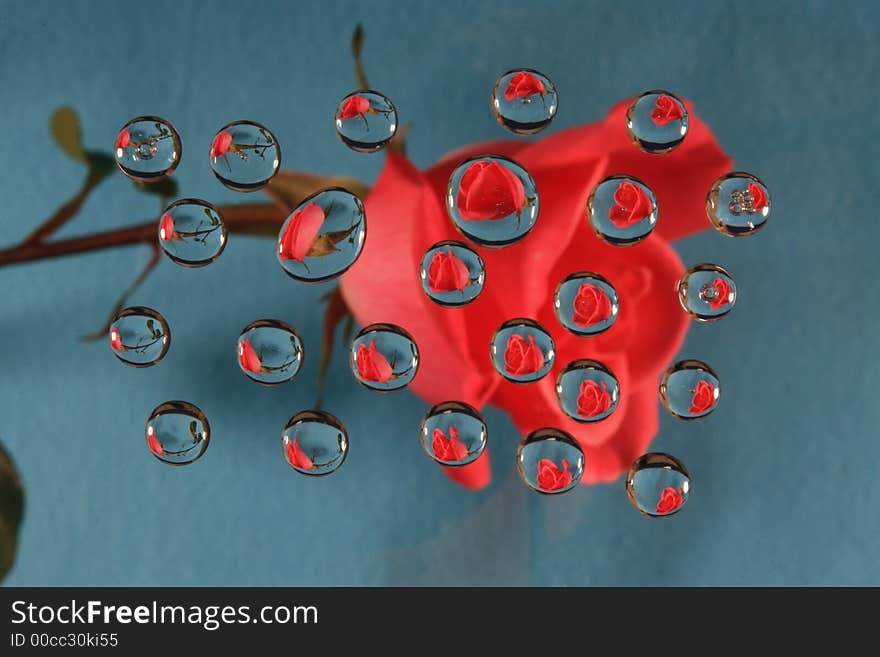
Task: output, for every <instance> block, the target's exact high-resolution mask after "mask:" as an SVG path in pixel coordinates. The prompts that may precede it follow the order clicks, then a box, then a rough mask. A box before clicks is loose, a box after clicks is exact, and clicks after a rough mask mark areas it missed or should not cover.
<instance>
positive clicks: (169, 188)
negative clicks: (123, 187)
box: [134, 178, 177, 198]
mask: <svg viewBox="0 0 880 657" xmlns="http://www.w3.org/2000/svg"><path fill="white" fill-rule="evenodd" d="M134 186H135V189H137V190H138V191H139V192H144V193H145V194H157V195H159V196H161V197H162V198H173V197H175V196H177V181H176V180H174V179H173V178H162V180H157V181H156V182H151V183H142V182H136V183H134Z"/></svg>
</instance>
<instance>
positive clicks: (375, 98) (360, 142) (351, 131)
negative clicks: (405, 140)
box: [335, 91, 397, 153]
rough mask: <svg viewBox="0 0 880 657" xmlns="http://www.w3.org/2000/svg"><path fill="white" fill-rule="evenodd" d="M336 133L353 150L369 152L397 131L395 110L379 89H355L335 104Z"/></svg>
mask: <svg viewBox="0 0 880 657" xmlns="http://www.w3.org/2000/svg"><path fill="white" fill-rule="evenodd" d="M335 121H336V132H337V134H338V135H339V138H340V139H341V140H342V143H343V144H345V145H346V146H348V147H349V148H350V149H352V150H354V151H359V152H361V153H372V152H374V151H378V150H379V149H380V148H382V147H383V146H385V144H387V143H388V142H389V141H391V138H392V137H393V136H394V134H395V133H396V132H397V110H396V109H395V108H394V104H393V103H392V102H391V101H390V100H389V99H388V98H387V97H386V96H384V95H382V94H380V93H379V92H378V91H357V92H355V93H353V94H349V95H347V96H346V97H345V98H343V99H342V100H341V101H339V105H337V107H336V116H335Z"/></svg>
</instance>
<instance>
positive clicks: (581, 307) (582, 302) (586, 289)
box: [571, 283, 611, 326]
mask: <svg viewBox="0 0 880 657" xmlns="http://www.w3.org/2000/svg"><path fill="white" fill-rule="evenodd" d="M610 316H611V301H610V300H609V299H608V295H607V294H605V292H604V291H603V290H602V288H600V287H599V286H598V285H591V284H590V283H583V284H582V285H581V286H580V287H579V288H578V291H577V295H576V296H575V298H574V314H573V315H572V316H571V318H572V321H574V323H575V324H577V325H578V326H592V325H593V324H598V323H599V322H604V321H605V320H606V319H608V318H609V317H610Z"/></svg>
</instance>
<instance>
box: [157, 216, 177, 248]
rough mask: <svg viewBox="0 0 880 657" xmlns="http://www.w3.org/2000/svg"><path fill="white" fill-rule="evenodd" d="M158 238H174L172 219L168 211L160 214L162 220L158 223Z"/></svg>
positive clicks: (166, 240)
mask: <svg viewBox="0 0 880 657" xmlns="http://www.w3.org/2000/svg"><path fill="white" fill-rule="evenodd" d="M159 239H160V240H163V241H165V242H168V241H170V240H172V239H174V219H172V218H171V214H170V213H168V212H166V213H165V214H164V215H163V216H162V221H161V223H160V224H159Z"/></svg>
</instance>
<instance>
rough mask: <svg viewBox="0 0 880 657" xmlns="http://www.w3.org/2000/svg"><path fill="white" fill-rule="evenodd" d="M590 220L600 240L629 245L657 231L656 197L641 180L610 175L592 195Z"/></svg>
mask: <svg viewBox="0 0 880 657" xmlns="http://www.w3.org/2000/svg"><path fill="white" fill-rule="evenodd" d="M587 219H588V220H589V222H590V225H591V226H592V227H593V230H594V231H595V233H596V235H598V236H599V237H600V238H601V239H603V240H605V241H606V242H608V243H609V244H613V245H614V246H629V245H630V244H636V243H638V242H641V241H642V240H643V239H645V238H646V237H647V236H648V235H650V234H651V231H653V230H654V226H656V225H657V200H656V199H655V198H654V192H652V191H651V189H650V187H648V186H647V185H646V184H645V183H643V182H642V181H641V180H638V179H637V178H632V177H630V176H611V177H609V178H606V179H605V180H603V181H602V182H600V183H599V184H598V185H597V186H596V189H594V190H593V192H592V193H591V194H590V198H589V200H588V201H587Z"/></svg>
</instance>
